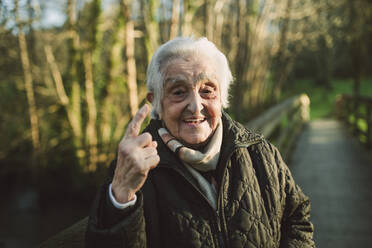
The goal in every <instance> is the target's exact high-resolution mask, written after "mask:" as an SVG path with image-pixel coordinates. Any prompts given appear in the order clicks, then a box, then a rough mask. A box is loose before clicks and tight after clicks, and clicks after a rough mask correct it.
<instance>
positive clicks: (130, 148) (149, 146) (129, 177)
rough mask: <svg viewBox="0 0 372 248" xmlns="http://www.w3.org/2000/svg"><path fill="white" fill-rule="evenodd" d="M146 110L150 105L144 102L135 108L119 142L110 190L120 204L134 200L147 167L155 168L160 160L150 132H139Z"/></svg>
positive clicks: (143, 180)
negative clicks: (135, 111) (134, 112)
mask: <svg viewBox="0 0 372 248" xmlns="http://www.w3.org/2000/svg"><path fill="white" fill-rule="evenodd" d="M149 112H150V107H149V105H147V104H145V105H144V106H143V107H142V108H141V109H140V110H138V112H137V113H136V115H135V116H134V118H133V120H132V121H131V122H130V123H129V125H128V128H127V130H126V131H125V134H124V137H123V139H122V140H121V141H120V143H119V147H118V157H117V164H116V169H115V174H114V179H113V181H112V190H113V194H114V197H115V199H116V200H117V201H118V202H120V203H126V202H129V201H131V200H133V198H134V195H135V194H136V192H137V191H138V190H139V189H140V188H141V187H142V185H143V184H144V183H145V180H146V178H147V174H148V172H149V170H150V169H153V168H155V167H156V166H157V165H158V163H159V161H160V158H159V156H158V152H157V150H156V147H157V143H156V141H152V136H151V134H150V133H143V134H141V135H139V132H140V128H141V124H142V122H143V121H144V120H145V118H146V116H147V115H148V114H149Z"/></svg>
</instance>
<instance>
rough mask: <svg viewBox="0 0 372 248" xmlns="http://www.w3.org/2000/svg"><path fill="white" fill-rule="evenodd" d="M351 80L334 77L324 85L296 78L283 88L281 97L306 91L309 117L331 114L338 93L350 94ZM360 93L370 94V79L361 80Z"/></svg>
mask: <svg viewBox="0 0 372 248" xmlns="http://www.w3.org/2000/svg"><path fill="white" fill-rule="evenodd" d="M352 92H353V81H352V80H351V79H334V80H331V82H330V87H324V86H322V85H319V84H317V83H315V82H314V81H313V80H310V79H302V80H296V81H294V82H293V83H292V85H288V87H287V88H286V89H284V90H283V94H282V98H283V99H285V98H287V97H289V96H291V95H296V94H300V93H306V94H307V95H308V96H309V97H310V118H311V119H319V118H326V117H330V116H331V115H333V113H334V110H335V101H336V98H337V96H338V95H340V94H352ZM360 94H361V95H364V96H372V79H364V80H362V82H361V92H360Z"/></svg>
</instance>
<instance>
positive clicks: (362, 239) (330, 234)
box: [290, 120, 372, 248]
mask: <svg viewBox="0 0 372 248" xmlns="http://www.w3.org/2000/svg"><path fill="white" fill-rule="evenodd" d="M369 153H371V152H369ZM371 157H372V156H371V155H370V154H367V151H366V150H365V149H364V148H363V147H362V146H361V145H360V144H359V143H358V142H357V141H356V139H355V138H353V137H352V136H351V135H350V134H349V133H348V132H347V130H346V129H345V128H344V126H343V125H342V124H341V123H339V122H338V121H336V120H317V121H312V122H310V124H309V125H308V126H307V127H306V128H305V130H304V132H303V133H302V134H301V136H300V138H299V140H298V143H297V146H296V148H295V151H294V154H293V156H292V160H291V164H290V168H291V171H292V174H293V176H294V178H295V180H296V182H297V183H298V184H299V185H300V186H301V188H302V189H303V191H304V192H305V193H306V194H307V195H308V196H309V197H310V199H311V209H312V212H311V220H312V222H313V223H314V226H315V234H314V238H315V241H316V245H317V247H321V248H322V247H331V248H332V247H337V248H343V247H348V248H349V247H353V248H358V247H372V160H371Z"/></svg>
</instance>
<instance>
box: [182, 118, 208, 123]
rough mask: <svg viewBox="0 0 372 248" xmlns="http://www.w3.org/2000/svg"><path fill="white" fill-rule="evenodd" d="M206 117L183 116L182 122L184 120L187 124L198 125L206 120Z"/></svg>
mask: <svg viewBox="0 0 372 248" xmlns="http://www.w3.org/2000/svg"><path fill="white" fill-rule="evenodd" d="M206 120H207V118H205V117H196V118H195V117H193V118H185V119H184V120H183V122H185V123H186V124H188V125H198V124H201V123H202V122H204V121H206Z"/></svg>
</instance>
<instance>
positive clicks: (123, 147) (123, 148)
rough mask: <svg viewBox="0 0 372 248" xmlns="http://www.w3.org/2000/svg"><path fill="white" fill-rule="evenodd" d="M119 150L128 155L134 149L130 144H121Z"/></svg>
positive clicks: (125, 155) (123, 154)
mask: <svg viewBox="0 0 372 248" xmlns="http://www.w3.org/2000/svg"><path fill="white" fill-rule="evenodd" d="M119 152H120V154H121V155H122V156H124V157H128V156H129V155H130V154H131V153H132V149H131V148H130V147H129V146H128V145H124V144H123V145H119Z"/></svg>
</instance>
